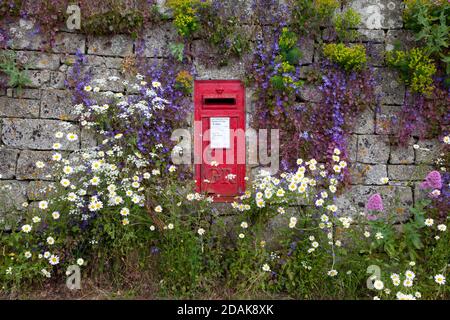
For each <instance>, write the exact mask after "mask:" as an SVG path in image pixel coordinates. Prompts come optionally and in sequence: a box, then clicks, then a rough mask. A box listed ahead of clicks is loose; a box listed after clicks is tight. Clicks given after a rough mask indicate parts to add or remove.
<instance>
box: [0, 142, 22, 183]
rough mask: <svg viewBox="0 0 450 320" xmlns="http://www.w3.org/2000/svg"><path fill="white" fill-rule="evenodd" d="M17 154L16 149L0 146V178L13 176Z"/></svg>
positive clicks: (11, 177)
mask: <svg viewBox="0 0 450 320" xmlns="http://www.w3.org/2000/svg"><path fill="white" fill-rule="evenodd" d="M18 154H19V151H18V150H12V149H6V148H3V147H0V179H13V178H14V175H15V173H16V162H17V155H18Z"/></svg>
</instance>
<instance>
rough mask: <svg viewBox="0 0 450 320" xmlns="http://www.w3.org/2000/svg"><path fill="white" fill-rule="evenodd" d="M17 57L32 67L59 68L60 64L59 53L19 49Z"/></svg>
mask: <svg viewBox="0 0 450 320" xmlns="http://www.w3.org/2000/svg"><path fill="white" fill-rule="evenodd" d="M17 59H18V61H20V63H22V64H27V65H28V67H29V68H30V69H46V70H58V68H59V64H60V57H59V55H57V54H51V53H45V52H40V51H19V52H18V53H17Z"/></svg>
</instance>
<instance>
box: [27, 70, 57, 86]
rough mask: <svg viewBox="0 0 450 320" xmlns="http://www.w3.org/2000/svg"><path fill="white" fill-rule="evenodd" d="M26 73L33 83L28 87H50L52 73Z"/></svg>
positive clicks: (39, 71) (42, 71)
mask: <svg viewBox="0 0 450 320" xmlns="http://www.w3.org/2000/svg"><path fill="white" fill-rule="evenodd" d="M24 73H25V74H26V76H27V77H28V78H29V79H30V81H31V83H30V84H28V87H30V88H40V87H42V86H45V85H48V83H49V82H50V74H51V73H50V71H48V70H26V71H24Z"/></svg>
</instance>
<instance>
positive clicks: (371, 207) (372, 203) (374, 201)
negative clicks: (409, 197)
mask: <svg viewBox="0 0 450 320" xmlns="http://www.w3.org/2000/svg"><path fill="white" fill-rule="evenodd" d="M366 209H367V210H368V211H383V210H384V207H383V200H382V199H381V196H380V195H379V194H378V193H376V194H374V195H372V196H370V198H369V200H367V203H366Z"/></svg>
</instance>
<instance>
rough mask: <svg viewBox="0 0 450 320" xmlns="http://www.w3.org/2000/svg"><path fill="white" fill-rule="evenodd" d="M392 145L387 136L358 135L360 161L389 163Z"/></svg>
mask: <svg viewBox="0 0 450 320" xmlns="http://www.w3.org/2000/svg"><path fill="white" fill-rule="evenodd" d="M389 153H390V146H389V139H388V137H387V136H382V135H361V136H358V155H357V160H358V162H362V163H387V161H388V159H389Z"/></svg>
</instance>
